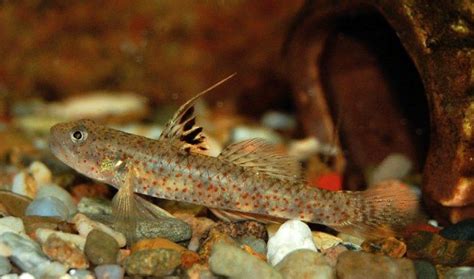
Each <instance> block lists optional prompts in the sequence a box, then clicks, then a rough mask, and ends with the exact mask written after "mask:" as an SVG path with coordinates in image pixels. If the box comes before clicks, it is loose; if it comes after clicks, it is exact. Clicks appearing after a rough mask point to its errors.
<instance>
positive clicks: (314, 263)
mask: <svg viewBox="0 0 474 279" xmlns="http://www.w3.org/2000/svg"><path fill="white" fill-rule="evenodd" d="M275 269H276V270H277V271H279V272H280V274H281V275H283V277H284V278H314V279H332V278H336V272H335V269H334V268H333V267H332V266H331V265H329V262H328V261H327V260H326V259H325V258H324V256H323V255H322V254H321V253H317V252H314V251H313V250H308V249H300V250H296V251H293V252H291V253H290V254H288V255H287V256H286V257H285V258H283V260H281V261H280V262H279V263H278V264H277V265H276V266H275Z"/></svg>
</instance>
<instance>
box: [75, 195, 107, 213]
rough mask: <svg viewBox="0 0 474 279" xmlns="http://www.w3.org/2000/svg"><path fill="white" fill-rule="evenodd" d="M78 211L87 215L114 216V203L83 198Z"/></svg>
mask: <svg viewBox="0 0 474 279" xmlns="http://www.w3.org/2000/svg"><path fill="white" fill-rule="evenodd" d="M77 210H78V211H79V212H80V213H82V214H85V215H112V202H111V201H109V200H106V199H100V198H87V197H83V198H82V199H81V201H80V202H79V204H78V205H77Z"/></svg>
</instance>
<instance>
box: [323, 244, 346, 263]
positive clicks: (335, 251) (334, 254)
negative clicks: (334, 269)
mask: <svg viewBox="0 0 474 279" xmlns="http://www.w3.org/2000/svg"><path fill="white" fill-rule="evenodd" d="M346 251H348V249H347V248H346V246H344V245H337V246H334V247H331V248H329V249H326V250H323V251H322V254H323V255H324V257H325V258H326V260H327V261H328V263H329V265H330V266H336V263H337V258H338V257H339V255H340V254H342V253H344V252H346Z"/></svg>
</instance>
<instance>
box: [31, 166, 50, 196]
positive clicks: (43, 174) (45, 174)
mask: <svg viewBox="0 0 474 279" xmlns="http://www.w3.org/2000/svg"><path fill="white" fill-rule="evenodd" d="M28 172H29V173H30V174H31V175H33V178H34V179H35V181H36V184H37V185H38V186H39V188H40V189H41V187H42V186H43V185H47V184H50V183H51V182H52V178H53V175H52V174H51V171H50V170H49V168H48V167H47V166H46V165H45V164H43V163H42V162H40V161H34V162H33V163H31V164H30V166H29V167H28Z"/></svg>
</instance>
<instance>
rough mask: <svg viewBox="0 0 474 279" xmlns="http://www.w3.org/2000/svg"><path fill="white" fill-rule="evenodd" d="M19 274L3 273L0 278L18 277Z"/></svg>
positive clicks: (12, 278) (10, 278)
mask: <svg viewBox="0 0 474 279" xmlns="http://www.w3.org/2000/svg"><path fill="white" fill-rule="evenodd" d="M19 277H20V276H19V275H18V274H15V273H10V274H5V275H2V277H0V279H18V278H19Z"/></svg>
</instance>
